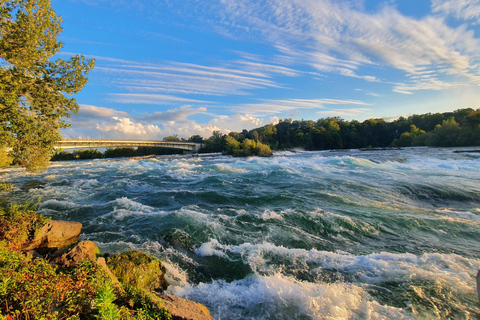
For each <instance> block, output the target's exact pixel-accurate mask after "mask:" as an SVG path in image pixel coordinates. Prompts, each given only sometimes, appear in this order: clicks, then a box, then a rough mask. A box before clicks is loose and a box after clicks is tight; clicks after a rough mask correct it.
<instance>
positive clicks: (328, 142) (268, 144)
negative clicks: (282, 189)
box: [52, 108, 480, 161]
mask: <svg viewBox="0 0 480 320" xmlns="http://www.w3.org/2000/svg"><path fill="white" fill-rule="evenodd" d="M163 140H164V141H188V142H197V143H203V148H202V149H200V153H211V152H222V153H224V154H230V155H233V156H250V155H260V156H269V155H271V149H273V150H284V149H294V148H301V149H304V150H329V149H360V148H387V147H410V146H430V147H466V146H480V109H477V110H474V109H470V108H469V109H460V110H456V111H453V112H445V113H426V114H421V115H413V116H410V117H408V118H405V117H400V118H399V119H397V120H395V121H391V122H389V121H385V120H384V119H368V120H365V121H363V122H359V121H356V120H352V121H346V120H343V119H342V118H339V117H332V118H322V119H319V120H317V121H312V120H295V121H292V119H284V120H281V121H280V122H279V123H277V124H276V125H273V124H269V125H266V126H264V127H261V128H257V129H253V130H250V131H248V130H243V131H242V132H230V133H229V134H228V135H224V134H221V133H220V131H214V132H213V135H212V136H211V137H209V138H208V139H203V137H201V136H199V135H194V136H191V137H190V138H189V139H180V138H178V135H173V136H168V137H165V138H164V139H163ZM181 153H183V151H182V150H178V149H168V148H152V147H139V148H137V149H134V148H116V149H107V150H106V151H105V152H103V153H102V152H100V151H97V150H94V149H89V150H77V151H74V152H73V153H70V152H63V151H62V152H58V153H57V154H56V155H55V156H54V157H53V158H52V160H53V161H55V160H75V159H96V158H118V157H135V156H144V155H151V154H156V155H167V154H181Z"/></svg>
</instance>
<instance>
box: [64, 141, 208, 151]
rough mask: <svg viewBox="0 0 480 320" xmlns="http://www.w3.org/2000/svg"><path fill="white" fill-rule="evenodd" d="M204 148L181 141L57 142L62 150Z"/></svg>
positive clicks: (199, 144)
mask: <svg viewBox="0 0 480 320" xmlns="http://www.w3.org/2000/svg"><path fill="white" fill-rule="evenodd" d="M202 146H203V144H201V143H195V142H180V141H157V140H105V139H74V140H62V141H59V142H57V144H56V146H55V147H57V148H62V149H82V148H119V147H160V148H171V149H182V150H185V151H191V152H198V150H200V148H202Z"/></svg>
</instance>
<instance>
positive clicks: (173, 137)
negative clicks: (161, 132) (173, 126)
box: [163, 134, 180, 142]
mask: <svg viewBox="0 0 480 320" xmlns="http://www.w3.org/2000/svg"><path fill="white" fill-rule="evenodd" d="M163 141H170V142H177V141H180V139H179V138H178V134H174V135H173V136H168V137H165V138H163Z"/></svg>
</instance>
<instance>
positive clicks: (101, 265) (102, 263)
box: [97, 257, 121, 287]
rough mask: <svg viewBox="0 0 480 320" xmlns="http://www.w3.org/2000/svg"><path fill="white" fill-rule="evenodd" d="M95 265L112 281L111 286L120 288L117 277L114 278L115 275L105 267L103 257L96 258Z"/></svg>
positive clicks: (105, 263)
mask: <svg viewBox="0 0 480 320" xmlns="http://www.w3.org/2000/svg"><path fill="white" fill-rule="evenodd" d="M97 264H98V265H99V266H100V267H101V268H102V269H103V270H105V272H106V273H107V274H108V276H109V277H110V279H111V280H112V282H113V284H115V286H117V287H121V284H120V281H118V279H117V277H115V275H114V274H113V273H112V270H110V268H109V267H108V266H107V262H106V261H105V258H103V257H100V258H98V259H97Z"/></svg>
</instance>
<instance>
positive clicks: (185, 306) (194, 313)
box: [159, 294, 213, 320]
mask: <svg viewBox="0 0 480 320" xmlns="http://www.w3.org/2000/svg"><path fill="white" fill-rule="evenodd" d="M159 298H160V300H162V301H163V302H164V307H165V308H167V310H168V311H170V313H171V314H172V317H173V320H213V318H212V316H210V311H208V309H207V307H205V306H204V305H202V304H200V303H198V302H193V301H190V300H185V299H182V298H179V297H175V296H171V295H169V294H161V295H159Z"/></svg>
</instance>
